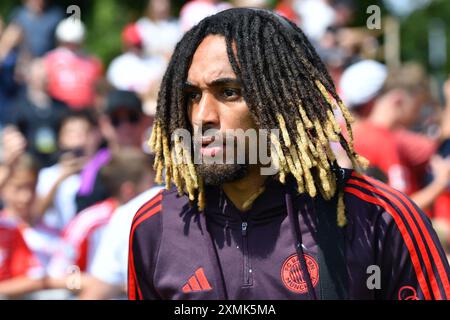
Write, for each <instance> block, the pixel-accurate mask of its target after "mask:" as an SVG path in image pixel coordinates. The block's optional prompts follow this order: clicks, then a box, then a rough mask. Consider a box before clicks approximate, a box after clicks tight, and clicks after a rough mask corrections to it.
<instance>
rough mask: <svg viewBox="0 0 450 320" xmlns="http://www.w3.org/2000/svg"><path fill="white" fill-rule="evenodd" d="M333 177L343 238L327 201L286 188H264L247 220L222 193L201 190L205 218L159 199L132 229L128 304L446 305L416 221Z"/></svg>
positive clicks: (351, 180)
mask: <svg viewBox="0 0 450 320" xmlns="http://www.w3.org/2000/svg"><path fill="white" fill-rule="evenodd" d="M340 174H341V178H340V179H339V180H340V183H342V184H345V185H344V190H345V205H346V215H347V221H348V223H347V225H346V226H345V227H344V228H339V227H337V225H336V200H335V199H334V200H331V201H324V200H323V199H321V198H320V197H317V199H311V198H310V197H309V196H307V195H305V194H297V193H296V192H295V184H294V183H293V182H288V183H287V184H286V185H282V184H280V183H279V182H277V181H275V180H272V179H268V182H267V185H266V189H265V191H264V193H263V194H262V195H260V196H259V197H258V198H257V199H256V201H255V202H254V204H253V206H252V208H251V209H250V210H249V211H247V212H246V213H242V212H240V211H239V210H238V209H236V208H235V207H234V206H233V204H232V202H231V201H230V200H229V199H228V198H227V197H226V196H225V194H224V193H223V192H222V191H221V189H220V188H214V187H209V188H208V189H207V194H206V198H207V206H206V208H207V209H206V210H205V212H204V213H199V212H198V210H197V209H196V208H195V207H192V206H190V205H189V201H188V198H187V196H183V197H179V196H178V195H177V192H176V191H175V190H170V191H161V192H160V193H159V194H158V195H157V196H155V197H154V198H153V199H151V200H149V201H148V202H147V203H146V204H145V205H144V206H143V207H142V208H141V209H140V210H139V211H138V212H137V213H136V216H135V218H134V221H133V224H132V229H131V234H130V252H129V267H128V294H129V298H130V299H400V300H413V299H449V298H450V285H449V275H450V268H449V265H448V262H447V260H446V257H445V254H444V252H443V250H442V247H441V246H440V244H439V241H438V238H437V236H436V234H435V232H434V230H433V228H432V226H431V224H430V221H429V220H428V218H427V217H426V216H425V215H424V214H423V212H422V211H421V210H420V209H418V207H417V206H416V205H415V204H414V203H412V202H411V200H409V199H408V198H407V197H406V196H405V195H403V194H402V193H400V192H398V191H396V190H393V189H392V188H390V187H388V186H386V185H385V184H383V183H381V182H378V181H376V180H373V179H371V178H368V177H365V176H361V175H358V174H356V173H355V172H353V171H351V170H341V171H340ZM306 270H307V271H306ZM378 275H379V277H378V278H377V276H378ZM378 280H379V281H378Z"/></svg>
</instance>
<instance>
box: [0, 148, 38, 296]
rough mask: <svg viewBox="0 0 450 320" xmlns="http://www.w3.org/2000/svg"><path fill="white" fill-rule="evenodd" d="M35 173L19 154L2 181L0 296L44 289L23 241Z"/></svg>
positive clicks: (31, 164)
mask: <svg viewBox="0 0 450 320" xmlns="http://www.w3.org/2000/svg"><path fill="white" fill-rule="evenodd" d="M36 180H37V170H36V168H35V167H34V163H33V161H32V160H31V157H29V156H28V155H21V156H20V157H19V158H18V159H17V161H16V162H15V164H14V166H13V168H12V170H11V172H10V173H9V176H8V179H7V181H6V182H5V184H4V186H3V188H2V190H1V196H2V200H3V202H4V209H3V211H2V212H1V213H0V295H2V296H6V297H20V296H23V295H25V294H28V293H31V292H34V291H37V290H41V289H44V288H45V277H44V272H43V269H42V265H41V263H40V261H39V259H38V257H37V255H35V254H34V253H33V250H32V249H31V248H30V243H28V242H26V241H25V231H26V229H27V228H28V223H29V222H30V221H31V220H32V219H33V216H32V212H33V211H32V210H33V201H34V195H35V187H36Z"/></svg>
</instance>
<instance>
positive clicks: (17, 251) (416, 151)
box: [0, 0, 450, 299]
mask: <svg viewBox="0 0 450 320" xmlns="http://www.w3.org/2000/svg"><path fill="white" fill-rule="evenodd" d="M172 5H173V4H172V3H171V1H169V0H149V1H148V4H147V7H146V8H145V10H143V11H144V12H143V15H142V17H141V18H139V19H138V20H136V21H132V22H131V21H130V23H129V24H127V25H126V26H125V27H124V28H123V31H122V34H121V41H122V48H123V52H122V54H120V55H119V56H117V57H116V58H115V59H113V60H112V62H111V63H110V64H109V65H107V66H105V65H104V63H103V62H102V61H101V60H100V59H99V58H98V57H96V56H95V53H93V52H87V50H86V49H85V47H84V40H85V38H86V34H87V32H89V30H87V29H86V26H85V25H84V23H83V22H82V21H80V20H76V19H74V18H66V16H65V14H64V11H65V10H64V8H60V7H58V6H57V5H55V4H52V3H51V2H50V1H46V0H24V1H23V2H22V5H20V6H19V7H17V8H16V9H15V10H14V11H13V12H11V13H9V14H8V15H7V16H0V131H1V133H0V134H1V146H0V158H1V166H0V205H1V207H0V297H2V298H28V299H53V298H56V299H63V298H80V299H120V298H124V297H125V294H126V292H125V288H126V282H127V259H128V235H129V232H130V227H131V221H132V219H133V216H134V214H135V212H136V211H137V209H138V208H139V207H140V206H142V205H143V204H144V203H145V202H146V201H147V200H148V199H150V198H151V197H152V196H153V195H155V194H156V193H157V192H159V190H160V189H161V187H160V186H157V185H154V182H153V178H154V171H153V168H152V162H153V161H152V160H153V159H152V154H151V150H149V149H148V147H147V144H146V141H147V139H148V137H149V134H150V131H151V126H152V121H153V118H154V114H155V109H156V100H157V93H158V88H159V83H160V81H161V80H162V76H163V74H164V71H165V68H166V65H167V63H168V61H169V59H170V56H171V53H172V51H173V49H174V48H175V45H176V43H177V42H178V40H179V39H180V38H181V37H182V35H183V33H184V32H186V31H187V30H189V29H190V28H191V27H192V26H193V25H195V24H196V23H198V22H199V21H200V20H201V19H203V18H204V17H206V16H208V15H211V14H214V13H216V12H219V11H221V10H224V9H227V8H230V7H232V6H242V7H246V6H249V7H260V8H269V1H266V0H242V1H239V0H236V1H230V2H220V1H213V0H192V1H188V2H186V3H185V4H184V5H183V7H182V8H181V10H180V13H179V15H178V16H172V12H173V8H172ZM270 8H271V9H273V10H274V11H276V12H278V13H279V14H281V15H283V16H285V17H286V18H288V19H290V20H291V21H293V22H295V23H296V24H298V25H299V26H300V27H301V28H302V29H303V31H304V32H305V33H306V34H307V36H308V37H309V39H310V40H311V41H312V43H313V44H314V46H315V48H316V50H317V52H318V53H319V55H320V56H321V58H322V59H323V61H324V62H325V64H326V65H327V67H328V69H329V72H330V74H331V76H332V78H333V80H334V81H335V84H336V87H337V89H338V92H339V94H340V95H341V97H342V98H343V99H344V101H345V103H346V104H347V105H348V106H349V107H350V110H351V112H352V113H353V116H354V118H355V123H354V136H355V138H354V143H355V148H356V151H357V152H358V153H360V154H361V155H362V156H364V157H365V158H367V159H368V160H369V161H370V163H371V165H370V167H369V168H368V169H367V172H366V174H368V175H371V176H374V177H376V178H377V179H379V180H382V181H384V182H386V183H388V184H390V185H392V186H393V187H395V188H396V189H398V190H400V191H402V192H404V193H406V194H408V195H410V196H411V197H412V199H413V200H414V201H415V202H416V204H417V206H419V207H420V208H422V209H423V210H425V212H426V213H427V214H428V215H429V217H430V218H431V219H432V220H433V223H434V226H435V228H436V230H437V231H438V234H439V236H440V237H441V241H442V243H443V245H444V247H445V248H446V250H447V252H450V160H449V159H447V155H448V154H449V153H450V140H449V138H450V82H446V83H445V84H444V85H443V86H442V88H439V90H434V89H435V88H436V82H435V81H434V79H433V77H432V76H430V75H429V74H427V72H426V70H425V68H424V67H423V66H421V65H420V64H417V63H413V62H408V63H404V64H402V65H401V66H400V67H398V68H388V67H387V66H386V65H385V64H383V63H381V62H380V61H383V56H382V54H381V52H382V48H381V45H380V41H379V37H380V31H370V30H368V29H367V28H365V27H360V28H357V27H349V26H351V25H352V24H353V20H354V16H355V10H356V6H355V1H352V0H280V1H277V2H276V5H275V7H274V8H272V7H270ZM433 88H434V89H433ZM436 91H438V92H443V95H444V97H445V102H447V103H446V104H445V103H440V99H439V98H438V95H437V94H436ZM338 116H339V115H338ZM334 151H335V153H336V155H337V156H338V160H339V163H340V164H341V165H342V166H345V167H349V163H348V160H347V159H346V158H345V157H344V156H343V152H342V150H340V149H339V148H338V147H337V146H336V147H335V150H334Z"/></svg>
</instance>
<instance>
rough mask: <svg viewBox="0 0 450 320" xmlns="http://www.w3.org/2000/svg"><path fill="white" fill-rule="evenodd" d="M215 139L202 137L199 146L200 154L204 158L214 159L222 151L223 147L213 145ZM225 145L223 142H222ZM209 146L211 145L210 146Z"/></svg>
mask: <svg viewBox="0 0 450 320" xmlns="http://www.w3.org/2000/svg"><path fill="white" fill-rule="evenodd" d="M214 140H215V137H214V136H209V137H202V139H201V144H202V147H201V148H200V153H201V154H202V155H204V156H208V157H214V156H215V155H216V154H218V153H219V152H220V151H221V150H223V147H224V145H223V144H222V145H217V143H216V144H214V143H213V142H214ZM224 143H225V141H224ZM210 144H213V145H212V146H210Z"/></svg>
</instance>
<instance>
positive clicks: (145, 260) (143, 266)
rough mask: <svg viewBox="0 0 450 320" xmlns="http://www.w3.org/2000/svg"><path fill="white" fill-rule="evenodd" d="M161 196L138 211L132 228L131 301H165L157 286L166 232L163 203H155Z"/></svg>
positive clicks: (129, 257) (129, 280)
mask: <svg viewBox="0 0 450 320" xmlns="http://www.w3.org/2000/svg"><path fill="white" fill-rule="evenodd" d="M158 197H160V195H157V196H156V197H155V198H153V199H152V200H150V201H149V202H147V204H145V205H144V206H143V207H142V208H141V209H139V210H138V212H137V213H136V215H135V217H134V220H133V223H132V226H131V231H130V243H129V253H128V298H129V299H130V300H157V299H161V297H160V296H159V294H158V292H157V290H156V288H155V285H154V273H155V268H156V261H157V255H158V251H159V246H160V243H161V231H162V220H161V214H162V213H161V210H162V206H161V202H160V201H156V202H155V199H157V198H158ZM160 198H161V197H160ZM152 201H153V203H152Z"/></svg>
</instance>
